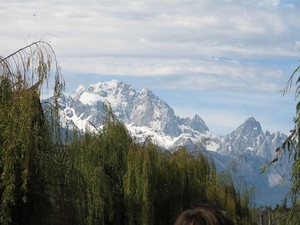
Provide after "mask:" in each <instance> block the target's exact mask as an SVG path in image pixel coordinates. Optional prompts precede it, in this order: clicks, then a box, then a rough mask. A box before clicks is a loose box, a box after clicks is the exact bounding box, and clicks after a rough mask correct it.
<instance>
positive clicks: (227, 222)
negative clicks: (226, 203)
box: [174, 204, 234, 225]
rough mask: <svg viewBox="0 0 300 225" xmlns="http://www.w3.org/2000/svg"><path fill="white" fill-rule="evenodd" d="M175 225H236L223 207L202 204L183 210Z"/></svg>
mask: <svg viewBox="0 0 300 225" xmlns="http://www.w3.org/2000/svg"><path fill="white" fill-rule="evenodd" d="M174 225H234V223H233V220H232V219H231V217H230V216H228V215H226V212H225V211H223V210H222V209H221V208H219V207H217V206H213V205H207V204H202V205H198V206H196V207H195V208H192V209H189V210H186V211H184V212H182V213H181V214H180V215H179V217H178V218H177V220H176V222H175V224H174Z"/></svg>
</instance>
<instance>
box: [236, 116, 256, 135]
mask: <svg viewBox="0 0 300 225" xmlns="http://www.w3.org/2000/svg"><path fill="white" fill-rule="evenodd" d="M235 133H236V134H238V135H241V136H249V135H250V136H251V137H257V136H259V135H261V133H262V129H261V125H260V123H259V122H258V121H256V120H255V119H254V118H253V117H250V118H248V119H246V121H245V122H244V123H243V124H242V125H240V126H239V127H238V128H237V129H236V131H235Z"/></svg>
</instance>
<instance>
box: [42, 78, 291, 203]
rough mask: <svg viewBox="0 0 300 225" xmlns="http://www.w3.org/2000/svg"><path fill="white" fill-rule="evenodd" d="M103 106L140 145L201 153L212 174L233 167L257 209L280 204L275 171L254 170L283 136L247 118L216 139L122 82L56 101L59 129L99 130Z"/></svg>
mask: <svg viewBox="0 0 300 225" xmlns="http://www.w3.org/2000/svg"><path fill="white" fill-rule="evenodd" d="M45 101H51V99H48V100H45ZM104 102H109V104H110V106H111V108H112V110H113V112H114V114H115V115H116V116H117V117H118V118H119V119H120V120H121V121H122V122H123V123H124V124H125V125H126V127H127V129H128V130H129V131H130V132H131V133H132V134H133V135H134V136H135V137H136V138H137V140H139V141H140V142H141V143H142V142H144V140H145V139H146V138H147V137H148V136H150V137H151V139H152V141H153V142H154V143H156V144H157V145H159V146H160V147H161V148H162V149H168V150H173V149H175V147H178V146H186V147H187V148H188V149H189V150H191V151H193V150H198V151H199V150H201V151H202V152H205V154H208V155H209V157H212V158H213V160H214V162H215V165H216V167H217V169H218V170H224V169H226V168H229V167H230V165H231V164H232V163H233V162H234V163H235V164H236V166H237V171H238V172H237V174H236V176H243V177H245V179H246V181H247V183H251V184H253V185H254V186H256V187H258V188H259V189H260V194H258V196H259V197H258V198H257V199H256V204H258V205H275V204H277V203H280V201H281V200H282V199H283V197H284V194H286V193H287V190H288V187H289V184H288V183H285V184H284V185H283V186H282V187H281V186H279V183H280V179H281V177H282V175H283V174H282V172H281V171H278V170H276V169H275V168H270V170H268V172H267V173H266V174H263V175H261V174H260V170H259V167H260V166H262V165H264V164H265V163H266V162H267V161H269V160H270V159H272V158H273V157H274V154H275V149H276V148H277V147H279V146H280V144H281V143H283V141H284V140H285V138H286V135H284V134H283V133H281V132H276V133H274V134H271V133H270V132H269V131H266V132H265V133H264V132H263V131H262V128H261V125H260V123H259V122H258V121H256V120H255V119H254V118H253V117H250V118H248V119H246V121H245V122H244V123H243V124H242V125H240V126H239V127H238V128H237V129H236V130H235V131H233V132H231V133H230V134H228V135H226V136H225V137H221V136H219V135H215V134H213V133H211V132H210V131H209V128H208V127H207V125H206V124H205V122H204V121H203V119H201V117H200V116H199V115H195V116H194V117H193V118H192V119H191V118H188V117H187V118H180V117H179V116H176V115H175V113H174V111H173V109H172V108H171V107H170V106H169V105H168V104H167V103H166V102H164V101H162V100H160V99H159V98H158V97H157V96H156V95H155V94H154V93H153V92H152V91H150V90H148V89H143V90H142V91H140V92H137V91H136V90H135V89H134V88H133V87H132V86H131V85H130V84H128V83H125V82H121V81H117V80H112V81H110V82H104V83H101V82H99V83H96V84H92V85H90V86H89V87H88V88H85V87H83V86H79V87H78V88H77V90H76V91H74V92H73V93H72V94H71V95H69V96H62V98H61V99H60V102H59V104H60V114H61V115H62V118H63V120H64V121H63V124H65V126H69V127H72V126H77V127H78V128H79V129H81V130H85V129H86V128H88V129H90V130H93V129H94V127H98V126H101V119H102V117H103V115H104V113H105V111H104V108H103V103H104ZM91 124H92V125H93V126H92V125H91ZM289 169H290V168H289ZM274 196H276V197H274Z"/></svg>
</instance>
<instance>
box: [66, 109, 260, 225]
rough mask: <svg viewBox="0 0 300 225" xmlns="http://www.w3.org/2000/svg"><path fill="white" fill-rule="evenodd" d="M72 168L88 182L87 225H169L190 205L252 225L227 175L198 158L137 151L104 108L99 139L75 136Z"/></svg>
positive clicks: (151, 148) (245, 194) (150, 147)
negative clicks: (209, 208) (209, 205)
mask: <svg viewBox="0 0 300 225" xmlns="http://www.w3.org/2000/svg"><path fill="white" fill-rule="evenodd" d="M73 136H74V137H77V138H75V139H74V140H73V142H72V143H71V144H70V146H69V148H70V152H71V154H72V156H70V157H72V158H73V160H72V161H73V162H74V168H76V170H78V171H79V172H80V173H81V174H82V176H83V177H85V179H86V181H87V190H86V193H87V195H88V198H87V202H86V204H87V205H88V215H87V224H130V225H133V224H144V225H153V224H158V225H159V224H173V222H174V221H175V219H176V217H177V216H178V215H179V213H180V212H181V211H182V210H184V209H186V208H189V207H190V206H192V205H197V204H199V203H213V204H217V205H220V206H222V207H223V208H225V209H226V210H227V212H228V213H230V214H231V215H232V216H233V217H234V219H235V220H236V221H237V223H238V224H253V220H254V218H253V215H254V212H253V211H252V209H251V208H250V204H251V196H250V193H252V192H251V191H249V190H248V189H246V188H245V189H243V190H240V192H238V191H237V190H236V189H235V187H234V184H233V180H232V178H231V176H230V174H229V173H227V172H223V173H220V174H217V173H216V169H215V167H214V165H213V164H212V163H211V162H210V160H208V159H207V158H206V157H204V156H203V155H202V154H201V153H200V152H196V153H191V152H189V151H188V150H186V149H185V148H184V147H180V148H179V149H177V150H176V151H175V152H174V153H172V154H171V153H169V152H168V151H165V152H163V151H161V149H159V148H158V147H157V146H155V145H154V144H152V143H151V142H150V141H148V142H146V143H145V144H144V145H142V146H141V145H139V144H137V143H136V142H135V140H134V139H133V138H132V137H131V136H130V134H129V133H128V131H127V130H126V128H125V126H124V125H123V124H122V123H121V122H119V121H118V120H117V119H116V117H115V116H114V115H113V114H112V112H111V110H110V109H109V108H108V111H107V116H106V119H105V121H104V126H103V128H102V129H101V130H100V131H98V132H97V133H85V134H84V135H79V133H76V134H74V135H73Z"/></svg>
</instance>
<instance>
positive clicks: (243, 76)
mask: <svg viewBox="0 0 300 225" xmlns="http://www.w3.org/2000/svg"><path fill="white" fill-rule="evenodd" d="M0 6H1V7H0V25H1V26H0V55H1V56H3V57H5V56H8V55H9V54H10V53H12V52H14V51H16V50H18V49H20V48H21V47H24V46H26V45H27V44H30V43H32V42H34V41H38V40H44V41H47V42H48V43H49V44H50V45H51V46H52V48H53V49H54V51H55V53H56V57H57V60H58V63H59V65H60V66H61V68H62V75H63V77H64V79H65V82H66V90H65V94H66V95H68V94H70V93H72V92H73V91H75V90H76V88H77V87H78V86H79V85H83V86H85V87H88V86H89V85H90V84H94V83H97V82H106V81H110V80H112V79H117V80H120V81H123V82H127V83H129V84H131V85H132V86H133V87H134V88H135V89H136V91H141V90H142V89H143V88H148V89H150V90H151V91H152V92H153V93H154V94H155V95H157V96H158V97H159V98H160V99H161V100H163V101H166V102H167V103H168V104H169V105H170V106H171V107H172V108H173V109H174V113H175V114H176V115H178V116H180V117H193V116H194V115H195V114H198V115H199V116H200V117H201V118H202V119H203V120H204V121H205V123H206V124H207V126H208V127H209V129H210V131H211V132H213V133H215V134H219V135H226V134H228V133H230V132H232V131H233V130H235V129H236V128H237V127H238V126H239V125H241V124H242V123H243V122H244V121H245V120H246V119H247V118H249V117H254V118H255V119H256V120H257V121H259V122H260V123H261V126H262V129H263V130H264V131H266V130H269V131H270V132H272V133H273V132H276V131H282V132H284V133H285V134H289V132H290V129H292V128H293V127H294V124H293V118H294V117H295V108H296V104H297V102H298V99H295V94H294V93H295V87H296V85H295V83H293V85H292V88H291V90H290V91H289V92H288V93H287V94H286V95H285V96H282V95H281V93H280V91H281V90H282V89H283V88H284V87H285V85H286V83H287V81H288V79H289V78H290V76H291V74H292V73H293V71H294V70H295V69H296V68H297V66H299V64H300V61H299V60H300V23H299V21H300V1H299V0H286V1H283V0H282V1H280V0H203V1H199V0H191V1H190V0H182V1H181V0H174V1H170V0H169V1H163V0H160V1H156V0H152V1H150V0H144V1H136V0H131V1H100V0H97V1H96V0H94V1H91V0H87V1H76V0H67V1H66V0H60V1H56V0H54V1H50V0H48V1H30V0H27V1H21V0H19V1H15V0H1V1H0ZM299 75H300V74H299V73H298V74H297V77H298V76H299ZM297 77H296V78H297ZM46 95H47V92H45V93H44V96H46Z"/></svg>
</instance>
